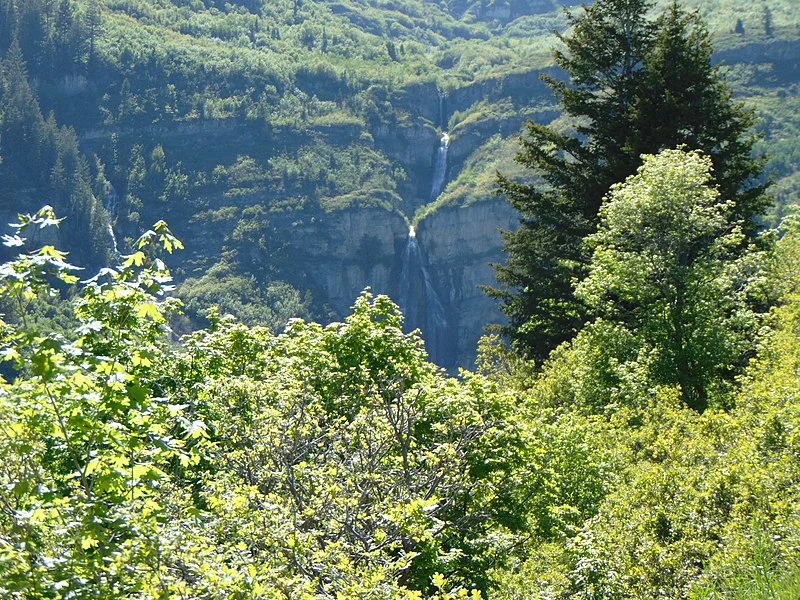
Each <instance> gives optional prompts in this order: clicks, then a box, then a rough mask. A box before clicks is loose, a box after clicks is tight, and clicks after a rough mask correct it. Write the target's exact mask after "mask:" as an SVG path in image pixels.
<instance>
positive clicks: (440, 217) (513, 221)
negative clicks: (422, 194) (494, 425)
mask: <svg viewBox="0 0 800 600" xmlns="http://www.w3.org/2000/svg"><path fill="white" fill-rule="evenodd" d="M518 223H519V221H518V215H517V212H516V211H515V210H514V209H513V208H512V207H511V206H510V205H509V204H507V203H506V202H504V201H503V200H500V199H493V200H489V201H486V202H481V203H478V204H473V205H470V206H466V207H459V208H445V209H442V210H439V211H438V212H436V213H434V214H433V215H431V216H430V217H428V218H427V219H425V220H424V221H422V222H421V223H420V224H419V228H418V232H417V237H418V239H419V243H420V246H421V248H423V251H424V253H425V257H426V259H427V268H428V271H429V273H430V276H431V279H432V281H433V282H434V286H435V287H436V289H437V292H438V293H439V297H440V298H441V300H442V303H443V305H444V307H445V311H446V315H447V322H448V326H449V328H450V331H449V337H448V339H449V340H450V342H451V344H452V345H451V348H450V349H449V351H448V352H446V353H445V354H444V355H443V356H441V357H434V358H438V359H439V360H438V361H437V362H439V363H440V364H441V365H442V366H445V367H448V368H451V367H455V366H461V367H471V366H473V364H474V362H475V353H476V348H477V343H478V339H479V338H480V337H481V335H483V333H484V328H485V326H486V325H489V324H492V323H502V322H504V316H503V314H502V313H501V312H500V310H499V308H498V305H497V302H496V301H494V300H493V299H491V298H489V296H487V295H486V293H485V292H484V291H483V290H481V289H480V286H484V285H488V286H496V285H497V280H496V278H495V272H494V269H493V268H492V266H491V265H492V264H493V263H500V262H503V260H504V257H503V250H502V248H503V244H502V237H501V230H513V229H515V228H516V227H517V226H518Z"/></svg>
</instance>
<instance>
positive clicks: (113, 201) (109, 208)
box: [103, 182, 120, 256]
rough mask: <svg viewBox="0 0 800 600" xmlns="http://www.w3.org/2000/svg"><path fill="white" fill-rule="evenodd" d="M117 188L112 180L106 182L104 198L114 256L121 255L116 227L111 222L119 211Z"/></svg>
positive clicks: (107, 228)
mask: <svg viewBox="0 0 800 600" xmlns="http://www.w3.org/2000/svg"><path fill="white" fill-rule="evenodd" d="M117 198H118V197H117V190H115V189H114V186H113V185H111V182H106V186H105V197H104V198H103V208H105V209H106V212H107V213H108V225H107V226H106V230H107V232H108V237H109V239H110V240H111V248H112V249H113V250H114V256H119V255H120V254H119V246H118V245H117V236H116V234H115V233H114V227H113V226H112V225H111V222H112V221H113V220H114V213H115V212H117Z"/></svg>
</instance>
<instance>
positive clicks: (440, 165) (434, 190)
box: [430, 131, 450, 202]
mask: <svg viewBox="0 0 800 600" xmlns="http://www.w3.org/2000/svg"><path fill="white" fill-rule="evenodd" d="M449 147H450V136H449V135H448V134H447V132H446V131H445V132H444V133H443V134H442V137H441V139H440V140H439V150H438V151H437V152H436V165H435V166H434V168H433V184H432V185H431V198H430V199H431V202H433V201H434V200H436V198H438V197H439V194H441V193H442V190H443V189H444V184H445V176H446V175H447V149H448V148H449Z"/></svg>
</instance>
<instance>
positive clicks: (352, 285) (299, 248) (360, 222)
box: [293, 208, 408, 318]
mask: <svg viewBox="0 0 800 600" xmlns="http://www.w3.org/2000/svg"><path fill="white" fill-rule="evenodd" d="M407 232H408V224H407V222H406V220H405V218H404V217H403V216H402V215H400V214H399V213H396V212H389V211H386V210H381V209H377V208H376V209H358V210H344V211H338V212H333V213H329V214H327V215H325V216H324V217H322V218H321V219H319V220H316V221H314V222H312V223H308V224H306V225H302V226H300V227H299V228H298V229H297V231H296V232H295V234H294V236H293V237H294V240H293V245H295V252H296V256H297V258H298V260H299V261H302V263H303V266H304V268H305V269H307V270H308V271H309V272H310V275H311V278H312V280H313V283H314V287H315V288H317V289H318V290H319V292H321V293H322V294H323V298H324V301H325V303H326V304H327V305H328V306H329V308H330V309H331V311H332V312H333V314H334V316H335V317H336V318H343V317H344V316H345V315H347V314H349V313H350V308H351V307H352V305H353V302H354V301H355V299H356V298H357V297H358V295H359V294H360V293H361V292H362V291H363V290H364V288H366V287H369V288H371V289H372V291H373V292H374V293H376V294H390V295H393V296H394V295H396V294H395V291H396V286H395V285H394V282H395V279H396V274H395V269H396V268H397V267H396V263H397V256H398V253H399V252H400V251H401V249H402V248H403V246H404V244H405V240H406V236H407Z"/></svg>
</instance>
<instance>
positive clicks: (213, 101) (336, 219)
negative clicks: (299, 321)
mask: <svg viewBox="0 0 800 600" xmlns="http://www.w3.org/2000/svg"><path fill="white" fill-rule="evenodd" d="M685 4H686V5H687V6H693V5H696V6H697V8H698V9H699V10H700V11H701V14H702V15H703V16H704V18H705V19H706V20H707V22H708V24H709V27H710V29H711V31H712V33H713V34H714V36H715V40H716V44H717V55H716V56H717V58H718V59H719V60H720V61H721V62H723V63H724V64H725V65H726V68H728V69H729V79H730V82H731V84H732V86H733V88H734V89H735V91H736V94H737V97H739V98H741V99H742V100H744V101H746V102H749V103H751V104H752V105H754V106H755V107H756V109H757V111H758V113H759V116H760V118H761V120H760V123H761V124H760V127H761V128H762V129H763V131H764V136H765V137H764V141H763V150H764V151H766V152H767V153H769V154H770V156H771V158H770V163H769V171H770V172H771V173H773V176H774V177H775V179H776V186H775V193H776V196H777V199H778V208H777V209H776V211H777V213H778V214H780V212H781V210H782V208H781V207H782V206H784V205H785V204H786V203H787V202H789V201H790V200H791V199H792V198H796V196H797V185H798V184H797V181H798V180H797V177H798V175H797V164H798V160H797V157H798V148H797V144H798V142H797V128H798V122H797V116H796V115H797V114H798V111H797V108H798V106H797V104H798V95H797V93H798V77H800V75H798V62H799V61H800V41H798V40H799V39H800V33H799V32H798V26H799V24H800V19H799V18H798V15H797V11H796V9H794V8H793V6H792V2H791V1H788V0H782V1H781V0H770V1H767V2H764V3H755V4H754V3H751V2H743V1H740V0H729V1H725V2H722V1H719V2H713V3H710V2H699V1H698V2H696V3H694V4H693V3H692V2H688V3H685ZM0 15H2V18H1V19H0V51H2V53H3V55H4V56H6V58H5V60H4V69H3V73H4V75H3V87H2V103H0V105H1V106H2V107H3V110H2V111H0V114H1V115H2V116H0V119H2V132H0V156H2V157H3V162H2V164H0V170H2V175H3V180H4V182H7V183H6V184H5V185H4V186H3V189H2V190H0V194H2V197H0V202H1V204H0V211H2V216H3V218H4V219H5V220H6V221H9V220H12V219H13V217H14V216H15V214H16V212H18V211H19V210H33V209H35V208H36V207H38V206H39V205H41V203H42V202H43V201H49V202H51V203H53V204H55V205H56V206H57V208H59V209H60V210H59V213H61V214H65V215H70V216H71V217H72V219H71V220H70V221H68V224H67V225H65V227H64V228H63V229H62V234H61V235H62V236H63V237H64V238H65V240H64V241H65V243H66V246H67V248H69V249H70V250H72V251H73V252H75V253H76V254H77V255H78V256H79V257H80V258H81V260H80V261H78V262H82V263H92V264H100V263H102V262H104V261H105V260H107V259H108V258H109V257H110V256H111V255H113V252H114V245H115V244H116V245H117V246H118V247H119V248H122V249H124V248H125V247H126V246H127V245H129V244H130V242H131V240H133V239H135V238H136V237H137V236H138V235H139V234H140V233H141V232H142V230H143V228H144V227H145V225H146V224H148V223H151V222H153V221H155V220H156V219H158V218H165V219H166V220H167V221H168V222H169V223H170V224H171V226H172V227H173V229H174V230H175V231H176V233H177V234H178V235H179V237H181V238H182V239H184V240H185V241H186V243H187V247H188V248H189V249H190V250H189V252H188V253H187V255H186V256H185V257H182V258H181V259H179V260H178V261H177V262H176V263H175V265H174V267H175V269H174V270H175V274H176V277H177V279H178V281H179V282H181V283H182V286H181V288H180V289H181V294H182V295H183V297H184V299H185V300H186V302H187V306H188V312H189V315H190V316H191V318H192V320H193V321H194V322H195V323H198V322H200V320H201V317H202V314H203V313H204V310H205V307H206V306H208V305H209V304H212V303H217V304H220V305H221V306H222V307H223V310H225V311H231V312H233V313H235V314H237V315H238V316H240V317H241V318H244V319H245V320H247V321H248V322H251V323H256V322H259V323H264V324H267V325H269V326H272V327H274V328H280V327H281V326H282V325H283V323H285V321H286V319H287V318H288V317H291V316H298V315H299V316H314V317H317V318H320V319H323V320H328V319H332V318H341V317H342V316H343V315H344V314H346V312H347V310H348V307H349V306H350V305H351V304H352V302H353V300H354V298H355V297H356V295H357V294H358V292H359V291H360V290H361V289H362V288H363V287H364V286H366V285H372V286H373V288H375V289H376V290H377V291H380V292H388V293H390V294H392V296H393V297H394V298H395V299H398V300H400V301H401V303H403V304H405V306H404V308H406V309H409V310H408V311H407V312H415V311H416V313H419V314H420V315H430V314H431V310H432V309H431V307H434V308H435V309H436V310H434V311H433V312H434V313H436V316H435V318H433V317H430V316H427V317H424V316H423V317H420V318H418V319H417V320H416V322H415V323H414V325H419V326H421V327H422V328H423V330H425V331H426V337H428V338H429V349H430V350H431V351H432V352H433V354H434V358H435V359H436V360H437V361H438V362H440V363H441V364H444V365H447V366H452V365H454V364H468V363H469V361H470V358H471V356H473V355H474V349H475V342H476V340H477V337H478V335H479V334H480V331H481V328H482V326H483V325H485V324H486V323H487V322H490V321H493V320H497V319H499V318H500V315H499V313H498V312H497V310H496V308H495V307H494V305H493V303H492V301H491V300H490V299H488V298H485V297H484V296H483V293H482V292H481V291H479V290H478V289H477V285H478V284H484V283H489V284H492V283H494V277H493V273H492V271H491V269H490V268H489V267H488V263H489V262H490V261H499V260H502V255H501V253H500V239H499V235H497V233H496V228H497V226H502V227H504V228H513V227H514V226H515V215H514V213H513V211H511V210H510V209H509V208H508V207H507V206H505V205H504V204H503V203H502V201H500V200H498V199H496V198H495V197H494V194H493V188H494V172H495V169H496V168H497V167H498V166H500V167H502V168H503V169H504V170H505V171H506V172H511V173H512V174H513V173H514V171H513V165H512V163H511V159H512V157H513V154H514V152H515V151H516V147H517V144H516V141H515V136H516V135H517V133H518V132H519V130H520V127H521V125H522V124H523V123H524V121H525V120H526V119H529V118H532V119H534V120H537V121H540V122H551V121H553V120H556V123H558V112H557V107H556V106H555V104H554V101H553V99H552V97H551V95H550V93H549V90H548V89H547V88H546V87H545V86H544V85H543V84H542V83H541V82H540V81H539V79H538V76H539V74H540V73H541V72H551V73H554V72H555V71H554V70H553V67H552V62H551V57H550V51H551V47H552V46H553V45H554V43H555V41H556V40H555V36H554V35H553V33H552V32H553V30H559V29H561V28H563V27H564V26H565V23H566V21H565V19H564V16H563V13H562V12H561V3H557V2H551V1H549V0H535V1H534V0H530V1H522V0H518V1H514V0H510V1H504V0H498V1H487V0H481V1H473V2H467V1H460V2H455V1H454V2H447V3H446V2H426V1H422V0H397V1H394V2H382V1H372V2H366V1H364V2H361V1H343V0H340V1H330V2H329V1H322V0H320V1H313V2H312V1H311V0H303V1H301V0H286V1H283V0H279V1H276V2H262V1H258V0H251V1H241V2H214V1H210V0H206V1H199V0H198V1H193V2H188V1H178V0H174V1H167V0H77V1H72V2H70V1H66V0H64V1H61V0H59V1H57V2H49V1H46V0H31V1H26V2H18V1H16V0H2V2H0ZM737 20H741V23H738V22H737ZM15 38H16V40H17V44H18V49H17V45H15V44H14V42H13V40H14V39H15ZM26 81H27V84H26V83H25V82H26ZM37 99H38V104H37V102H36V100H37ZM51 115H52V116H51ZM564 127H569V124H568V123H564ZM445 131H446V132H448V133H449V145H446V144H445V148H444V149H445V156H444V162H441V163H440V162H439V161H440V158H441V147H442V144H443V143H444V142H443V141H442V139H443V135H442V134H443V132H445ZM437 164H439V165H440V167H439V168H438V170H437ZM439 182H440V183H441V185H438V183H439ZM439 187H443V190H441V195H440V194H439V193H438V192H439V191H440V190H439V189H438V188H439ZM773 221H774V222H776V220H774V219H773ZM411 224H413V225H415V226H416V228H417V229H416V232H417V236H416V238H415V241H414V242H413V244H412V242H411V238H410V237H409V235H408V228H409V225H411ZM109 226H112V227H113V229H109ZM112 233H113V235H111V234H112ZM404 282H405V283H404ZM437 307H438V308H437ZM189 326H190V324H188V323H187V324H186V327H189ZM434 338H435V339H434Z"/></svg>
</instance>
